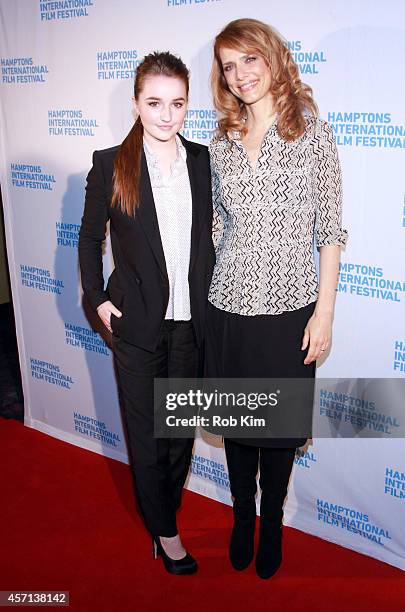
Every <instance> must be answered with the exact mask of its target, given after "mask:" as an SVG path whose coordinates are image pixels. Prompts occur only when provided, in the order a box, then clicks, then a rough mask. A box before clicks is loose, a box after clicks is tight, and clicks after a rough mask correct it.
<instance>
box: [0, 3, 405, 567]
mask: <svg viewBox="0 0 405 612" xmlns="http://www.w3.org/2000/svg"><path fill="white" fill-rule="evenodd" d="M0 17H1V37H0V58H1V109H0V110H1V118H0V119H1V162H2V163H1V185H2V191H3V199H4V207H5V221H6V236H7V243H8V256H9V263H10V273H11V280H12V291H13V300H14V306H15V313H16V322H17V333H18V343H19V350H20V359H21V367H22V375H23V385H24V397H25V410H26V425H28V426H30V427H34V428H37V429H40V430H41V431H44V432H46V433H49V434H50V435H52V436H55V437H58V438H60V439H63V440H66V441H68V442H71V443H72V444H76V445H78V446H82V447H84V448H87V449H90V450H92V451H95V452H98V453H101V454H104V455H106V456H109V457H112V458H115V459H118V460H120V461H127V455H126V449H125V443H124V438H123V432H122V427H121V421H120V415H119V409H118V402H117V395H116V387H115V380H114V375H113V369H112V361H111V353H110V350H109V348H108V345H107V344H106V343H105V340H108V338H106V337H104V338H103V337H102V336H100V334H99V333H98V332H100V327H99V326H98V322H97V321H96V320H95V319H94V317H91V314H89V313H87V316H86V314H85V313H84V311H83V309H82V303H81V290H80V285H79V280H78V266H77V232H78V229H79V224H80V220H81V215H82V210H83V197H84V185H85V177H86V175H87V172H88V170H89V168H90V165H91V154H92V151H93V150H94V149H102V148H106V147H109V146H112V145H115V144H118V143H119V142H121V141H122V139H123V137H124V136H125V134H126V133H127V131H128V130H129V128H130V126H131V123H132V121H133V118H132V116H131V96H132V88H133V77H134V69H135V68H136V65H137V63H138V62H139V61H140V60H141V59H142V57H143V56H144V54H145V53H147V52H150V51H153V50H170V51H172V52H174V53H177V54H179V55H181V57H182V59H183V60H184V61H185V62H186V63H187V65H188V66H189V67H190V69H191V73H192V80H191V98H190V105H189V112H188V116H187V120H186V122H185V125H184V134H185V136H187V137H188V138H190V139H191V140H196V141H198V142H202V143H205V144H207V143H208V142H209V139H210V137H211V135H212V131H213V129H214V128H215V120H216V113H215V111H214V110H213V107H212V101H211V97H210V91H209V86H208V74H209V69H210V64H211V53H212V40H213V37H214V36H215V34H216V33H217V32H218V31H219V30H220V29H221V28H222V27H223V26H224V25H225V24H226V23H227V22H228V21H229V20H231V19H234V18H238V17H254V18H257V19H262V20H264V21H268V22H270V23H272V24H273V25H274V26H275V27H276V28H277V29H278V30H279V31H280V32H282V33H283V34H284V36H285V37H286V38H287V40H288V41H289V45H290V48H291V49H292V51H293V53H294V56H295V58H296V61H297V62H298V63H299V66H300V70H301V72H302V75H303V80H304V81H306V82H308V83H309V84H310V85H311V86H312V87H313V89H314V93H315V98H316V100H317V102H318V104H319V107H320V110H321V115H322V116H323V117H324V118H325V119H327V120H329V121H330V123H331V124H332V125H333V127H334V130H335V134H336V139H337V143H338V146H339V153H340V158H341V162H342V167H343V175H344V226H345V227H347V228H348V230H349V236H350V238H349V243H348V247H347V249H346V252H345V253H344V254H343V257H342V268H341V274H340V280H339V290H338V295H337V307H336V317H335V327H334V341H333V349H332V352H331V354H330V356H329V358H328V360H327V361H326V362H325V363H324V364H323V365H322V366H321V367H320V368H319V369H318V375H319V376H320V377H344V378H350V377H352V378H353V377H354V378H357V377H386V378H403V377H404V376H405V334H404V325H403V321H404V314H405V309H404V304H405V273H404V263H403V262H404V261H405V257H404V255H405V248H404V244H405V184H404V172H403V166H404V161H405V160H404V148H405V128H404V124H405V115H404V105H403V99H404V95H405V85H404V81H403V78H402V75H403V60H404V51H405V32H404V23H405V4H404V3H403V2H402V1H401V0H385V1H384V2H377V1H375V2H372V3H370V1H369V0H354V1H353V0H350V1H349V0H341V1H340V2H335V1H334V0H323V1H321V0H306V2H301V0H289V2H284V3H282V2H276V1H269V2H263V1H262V0H249V2H245V1H244V0H211V1H208V0H150V1H149V2H143V1H141V0H116V1H115V2H111V1H110V0H63V1H58V2H54V1H52V2H49V1H46V2H39V1H37V0H30V1H29V2H27V1H26V0H1V2H0ZM401 26H402V29H401ZM107 242H108V241H107ZM112 265H113V264H112V260H111V256H110V252H109V249H108V244H107V249H106V255H105V271H106V278H107V274H108V273H109V271H110V270H111V268H112ZM88 316H89V317H90V318H88ZM94 330H96V331H94ZM351 397H352V399H351V400H350V401H353V402H356V401H360V400H361V398H358V397H355V396H354V397H353V394H352V396H351ZM362 398H363V396H362ZM369 399H370V398H369ZM371 400H372V398H371ZM371 400H370V401H371ZM339 401H340V400H339V398H338V397H335V404H333V405H334V406H335V408H337V409H336V410H334V411H332V412H331V414H333V415H335V416H331V414H330V415H329V417H328V418H329V420H330V421H333V419H336V421H337V422H338V419H339V416H338V413H339V411H340V412H341V411H342V409H344V406H343V407H342V405H341V404H340V405H339ZM346 401H347V400H346ZM373 410H374V412H377V413H379V414H384V413H385V412H386V410H385V407H384V406H383V405H381V403H379V404H378V403H377V404H374V408H373ZM402 418H403V417H402ZM332 425H333V422H332ZM332 429H333V427H331V430H332ZM337 429H338V428H336V430H337ZM388 438H389V435H388ZM292 479H293V480H292V483H291V486H290V492H289V496H288V502H287V505H286V522H287V524H289V525H292V526H294V527H297V528H299V529H302V530H303V531H306V532H308V533H313V534H315V535H318V536H320V537H322V538H325V539H327V540H330V541H333V542H337V543H339V544H341V545H344V546H347V547H349V548H353V549H355V550H358V551H360V552H363V553H364V554H367V555H370V556H373V557H376V558H378V559H382V560H383V561H386V562H388V563H391V564H392V565H395V566H397V567H400V568H402V569H405V541H404V531H403V525H404V524H405V516H404V500H405V453H404V445H403V440H402V439H398V438H397V439H394V438H392V439H380V440H377V439H374V440H367V439H351V440H349V439H319V440H316V441H314V443H313V445H311V446H309V448H308V449H307V450H306V451H305V452H304V453H298V454H297V457H296V465H295V467H294V472H293V477H292ZM188 487H189V488H190V489H192V490H194V491H197V492H199V493H201V494H203V495H207V496H209V497H212V498H214V499H217V500H220V501H222V502H225V503H230V494H229V483H228V475H227V471H226V462H225V457H224V453H223V448H222V446H221V445H220V443H219V441H218V439H217V438H211V439H208V438H206V439H205V440H204V439H202V438H199V439H198V440H197V443H196V447H195V455H194V459H193V464H192V475H191V477H190V480H189V484H188ZM305 559H306V560H307V561H308V563H310V551H307V552H305Z"/></svg>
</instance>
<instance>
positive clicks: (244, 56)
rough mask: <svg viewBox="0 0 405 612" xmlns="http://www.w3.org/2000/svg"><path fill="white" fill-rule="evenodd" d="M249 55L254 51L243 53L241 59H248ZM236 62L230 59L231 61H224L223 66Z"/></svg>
mask: <svg viewBox="0 0 405 612" xmlns="http://www.w3.org/2000/svg"><path fill="white" fill-rule="evenodd" d="M249 55H254V53H253V51H252V53H245V55H241V57H240V59H246V58H247V57H249ZM234 63H235V62H232V61H229V62H224V63H223V64H222V66H229V64H234Z"/></svg>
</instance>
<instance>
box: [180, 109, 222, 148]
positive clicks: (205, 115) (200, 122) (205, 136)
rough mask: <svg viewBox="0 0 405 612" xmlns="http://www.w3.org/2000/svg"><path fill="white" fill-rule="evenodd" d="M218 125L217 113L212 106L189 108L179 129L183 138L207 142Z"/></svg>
mask: <svg viewBox="0 0 405 612" xmlns="http://www.w3.org/2000/svg"><path fill="white" fill-rule="evenodd" d="M217 127H218V113H217V111H216V110H215V109H214V108H189V109H188V111H187V114H186V117H185V119H184V123H183V129H182V130H181V133H182V135H183V136H184V138H187V139H188V140H198V141H200V142H202V143H206V144H207V143H209V142H210V140H211V138H212V137H213V135H214V132H215V130H216V129H217Z"/></svg>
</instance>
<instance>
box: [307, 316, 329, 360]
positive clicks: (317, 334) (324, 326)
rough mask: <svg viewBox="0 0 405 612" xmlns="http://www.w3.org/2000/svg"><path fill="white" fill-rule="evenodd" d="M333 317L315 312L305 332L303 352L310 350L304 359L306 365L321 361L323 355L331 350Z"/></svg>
mask: <svg viewBox="0 0 405 612" xmlns="http://www.w3.org/2000/svg"><path fill="white" fill-rule="evenodd" d="M332 319H333V317H332V315H331V314H328V313H326V314H319V313H318V314H317V313H316V312H314V314H313V315H312V317H311V318H310V319H309V320H308V323H307V325H306V327H305V330H304V337H303V339H302V346H301V350H302V351H305V349H306V348H308V345H309V350H308V353H307V356H306V357H305V359H304V363H305V365H309V364H310V363H312V362H313V361H316V360H317V359H319V357H320V356H321V354H322V353H323V352H324V351H326V350H327V349H328V348H329V345H330V341H331V338H332Z"/></svg>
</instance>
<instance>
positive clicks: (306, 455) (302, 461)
mask: <svg viewBox="0 0 405 612" xmlns="http://www.w3.org/2000/svg"><path fill="white" fill-rule="evenodd" d="M317 461H318V460H317V458H316V454H315V451H313V450H307V451H303V450H301V449H299V448H297V451H296V453H295V457H294V464H295V465H298V466H299V467H300V468H304V469H310V468H311V467H313V465H314V464H315V463H316V462H317Z"/></svg>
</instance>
